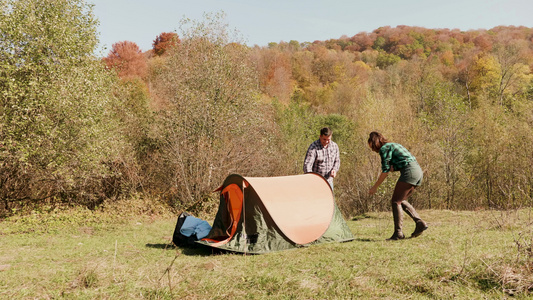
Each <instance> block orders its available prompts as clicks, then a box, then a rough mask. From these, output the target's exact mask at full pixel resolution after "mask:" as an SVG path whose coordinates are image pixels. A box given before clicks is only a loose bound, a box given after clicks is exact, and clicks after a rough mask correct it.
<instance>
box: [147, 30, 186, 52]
mask: <svg viewBox="0 0 533 300" xmlns="http://www.w3.org/2000/svg"><path fill="white" fill-rule="evenodd" d="M180 42H181V41H180V39H179V37H178V34H177V33H174V32H163V33H161V34H160V35H158V36H157V37H156V38H155V40H154V42H153V44H152V45H153V50H154V53H155V55H163V54H165V52H167V51H168V50H169V49H170V48H172V47H175V46H177V45H179V43H180Z"/></svg>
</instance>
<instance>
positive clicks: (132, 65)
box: [104, 41, 148, 78]
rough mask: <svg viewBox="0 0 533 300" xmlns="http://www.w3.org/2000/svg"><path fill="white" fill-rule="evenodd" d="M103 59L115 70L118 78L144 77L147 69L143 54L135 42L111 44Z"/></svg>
mask: <svg viewBox="0 0 533 300" xmlns="http://www.w3.org/2000/svg"><path fill="white" fill-rule="evenodd" d="M104 61H105V63H106V65H107V67H108V68H110V69H113V70H116V71H117V73H118V76H119V77H120V78H131V77H141V78H142V77H145V76H146V72H147V71H148V66H147V62H146V58H145V55H144V54H143V52H142V51H141V49H140V48H139V46H137V44H136V43H134V42H130V41H123V42H118V43H115V44H113V46H112V49H111V50H110V51H109V54H108V55H107V57H105V58H104Z"/></svg>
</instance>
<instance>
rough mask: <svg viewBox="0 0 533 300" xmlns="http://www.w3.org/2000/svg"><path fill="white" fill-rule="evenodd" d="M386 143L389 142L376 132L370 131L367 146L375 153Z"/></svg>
mask: <svg viewBox="0 0 533 300" xmlns="http://www.w3.org/2000/svg"><path fill="white" fill-rule="evenodd" d="M388 142H389V141H388V140H387V139H386V138H385V137H384V136H383V135H382V134H381V133H379V132H377V131H372V132H371V133H370V135H369V137H368V144H369V145H370V148H372V150H373V151H375V152H379V149H381V147H382V146H383V145H385V144H386V143H388Z"/></svg>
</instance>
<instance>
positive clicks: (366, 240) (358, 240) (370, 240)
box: [354, 238, 380, 242]
mask: <svg viewBox="0 0 533 300" xmlns="http://www.w3.org/2000/svg"><path fill="white" fill-rule="evenodd" d="M354 241H357V242H377V241H380V240H378V239H369V238H357V239H355V240H354Z"/></svg>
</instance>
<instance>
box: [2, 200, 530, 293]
mask: <svg viewBox="0 0 533 300" xmlns="http://www.w3.org/2000/svg"><path fill="white" fill-rule="evenodd" d="M531 213H532V210H530V209H528V210H519V211H505V212H500V211H476V212H463V211H461V212H454V211H436V210H435V211H433V210H430V211H424V210H422V211H420V214H421V216H422V217H423V218H425V219H427V221H428V222H429V225H430V228H429V229H428V230H427V231H426V232H425V233H424V234H423V235H422V236H421V237H418V238H415V239H406V240H402V241H397V242H388V241H385V239H386V238H387V237H389V236H390V234H391V233H392V217H391V214H390V213H388V212H384V213H372V214H368V215H365V216H360V217H358V218H355V219H354V220H349V221H348V224H349V226H350V228H351V230H352V232H353V233H354V235H355V237H356V239H355V240H354V241H352V242H347V243H332V244H323V245H315V246H311V247H308V248H299V249H295V250H288V251H282V252H275V253H271V254H266V255H251V256H250V255H248V256H243V255H240V254H228V253H226V254H213V253H212V251H211V250H210V249H207V248H174V247H173V246H171V245H170V240H171V236H172V233H173V231H174V226H175V222H176V218H177V216H172V215H166V216H164V215H163V216H162V215H157V216H155V215H152V216H147V214H144V215H143V216H141V217H131V216H130V217H127V216H120V215H114V214H113V213H112V212H108V213H105V214H103V213H93V212H89V211H80V210H75V211H73V212H64V211H61V212H57V211H52V212H46V213H34V214H32V215H29V216H26V217H24V218H22V217H11V218H9V219H6V220H3V221H1V222H0V298H1V299H58V298H62V299H65V298H66V299H181V298H183V299H358V298H360V299H361V298H362V299H383V298H385V299H452V298H453V299H502V298H508V297H513V298H516V299H522V298H523V299H526V298H529V297H531V293H532V292H533V288H532V285H533V276H532V272H533V270H532V269H531V267H532V265H533V264H532V261H533V259H532V257H531V242H532V231H531V228H532V225H531V224H532V221H533V215H531ZM208 221H211V220H208ZM413 229H414V225H413V223H412V222H411V221H410V220H409V219H406V220H405V232H406V234H410V232H411V231H412V230H413Z"/></svg>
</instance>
